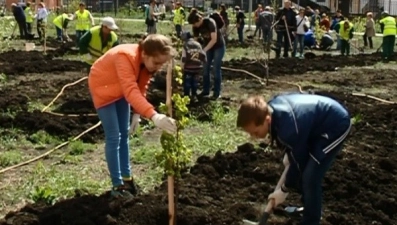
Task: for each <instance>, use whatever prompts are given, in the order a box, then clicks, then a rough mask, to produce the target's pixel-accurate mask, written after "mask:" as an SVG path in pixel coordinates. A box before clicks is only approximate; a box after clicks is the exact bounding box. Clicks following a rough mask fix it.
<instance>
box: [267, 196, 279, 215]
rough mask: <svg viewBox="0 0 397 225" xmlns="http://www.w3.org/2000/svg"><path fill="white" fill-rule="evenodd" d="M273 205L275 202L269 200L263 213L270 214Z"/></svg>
mask: <svg viewBox="0 0 397 225" xmlns="http://www.w3.org/2000/svg"><path fill="white" fill-rule="evenodd" d="M275 204H276V202H275V200H274V199H273V198H272V199H270V200H269V202H268V203H267V205H266V208H265V212H267V213H270V212H272V210H273V208H274V207H275Z"/></svg>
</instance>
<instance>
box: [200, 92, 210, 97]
mask: <svg viewBox="0 0 397 225" xmlns="http://www.w3.org/2000/svg"><path fill="white" fill-rule="evenodd" d="M209 96H210V93H204V92H201V93H200V94H198V97H201V98H208V97H209Z"/></svg>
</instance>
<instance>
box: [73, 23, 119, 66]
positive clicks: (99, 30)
mask: <svg viewBox="0 0 397 225" xmlns="http://www.w3.org/2000/svg"><path fill="white" fill-rule="evenodd" d="M115 30H118V26H117V25H116V22H115V21H114V19H113V18H112V17H105V18H103V19H102V24H101V25H100V26H95V27H93V28H91V29H90V30H89V31H88V32H86V33H85V34H84V35H83V36H82V37H81V38H80V41H79V51H80V54H87V53H88V57H87V59H86V62H87V63H88V64H89V65H92V64H93V63H94V62H95V61H96V60H97V59H98V58H100V57H101V56H102V55H103V54H105V53H106V52H107V51H108V50H109V49H111V48H112V47H114V46H116V45H118V44H119V41H118V38H117V35H116V33H115V32H114V31H115Z"/></svg>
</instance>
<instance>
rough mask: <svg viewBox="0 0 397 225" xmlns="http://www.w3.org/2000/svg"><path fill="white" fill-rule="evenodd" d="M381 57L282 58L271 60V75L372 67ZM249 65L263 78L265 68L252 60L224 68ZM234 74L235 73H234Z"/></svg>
mask: <svg viewBox="0 0 397 225" xmlns="http://www.w3.org/2000/svg"><path fill="white" fill-rule="evenodd" d="M379 58H380V55H379V54H377V53H374V54H362V55H355V56H354V57H343V56H331V55H319V56H317V57H316V58H314V59H311V60H303V59H299V58H280V59H270V61H269V74H270V76H284V75H291V74H304V73H306V72H308V71H336V70H338V69H339V68H341V67H346V66H357V67H363V66H371V65H374V64H376V63H377V62H378V61H379ZM247 64H248V65H249V68H250V69H249V70H250V72H252V73H254V74H256V75H258V76H263V73H264V68H263V67H262V66H261V65H260V64H259V63H255V62H253V60H251V59H246V58H243V59H232V60H230V61H228V62H224V63H223V66H225V67H231V68H236V69H241V68H246V67H247ZM232 74H233V73H232Z"/></svg>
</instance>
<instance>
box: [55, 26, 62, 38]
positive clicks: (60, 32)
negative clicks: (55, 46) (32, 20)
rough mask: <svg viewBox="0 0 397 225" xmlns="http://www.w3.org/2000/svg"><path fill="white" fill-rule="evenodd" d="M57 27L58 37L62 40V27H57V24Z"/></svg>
mask: <svg viewBox="0 0 397 225" xmlns="http://www.w3.org/2000/svg"><path fill="white" fill-rule="evenodd" d="M55 29H56V31H57V39H58V40H60V41H62V40H63V32H62V29H61V28H59V27H57V26H55Z"/></svg>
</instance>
